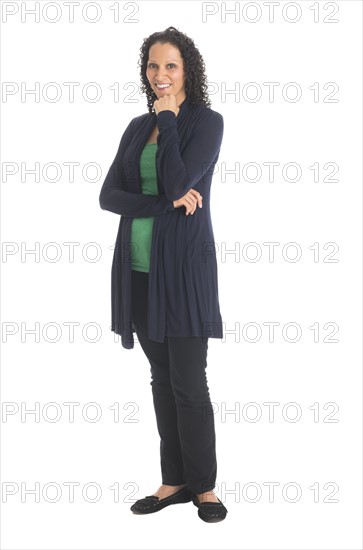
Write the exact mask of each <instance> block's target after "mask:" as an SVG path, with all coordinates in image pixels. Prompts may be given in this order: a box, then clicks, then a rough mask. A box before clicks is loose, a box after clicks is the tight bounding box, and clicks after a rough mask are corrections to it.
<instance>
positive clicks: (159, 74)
mask: <svg viewBox="0 0 363 550" xmlns="http://www.w3.org/2000/svg"><path fill="white" fill-rule="evenodd" d="M165 72H166V71H165V68H162V67H159V68H158V69H156V75H155V76H156V80H157V81H158V82H159V81H160V80H161V81H162V80H163V76H164V74H165Z"/></svg>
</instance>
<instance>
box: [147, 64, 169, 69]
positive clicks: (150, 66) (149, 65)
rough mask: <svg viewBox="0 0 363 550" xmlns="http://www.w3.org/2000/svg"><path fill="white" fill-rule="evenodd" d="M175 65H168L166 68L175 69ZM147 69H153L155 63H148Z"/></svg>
mask: <svg viewBox="0 0 363 550" xmlns="http://www.w3.org/2000/svg"><path fill="white" fill-rule="evenodd" d="M175 66H176V65H175V63H169V64H168V67H175ZM148 67H149V69H153V68H154V67H155V63H149V64H148Z"/></svg>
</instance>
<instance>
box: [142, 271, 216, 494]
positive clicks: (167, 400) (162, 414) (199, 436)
mask: <svg viewBox="0 0 363 550" xmlns="http://www.w3.org/2000/svg"><path fill="white" fill-rule="evenodd" d="M148 279H149V274H148V273H144V272H140V271H134V270H132V322H133V324H134V326H135V331H136V335H137V339H138V341H139V343H140V345H141V347H142V349H143V351H144V353H145V355H146V357H147V359H148V360H149V363H150V367H151V368H150V371H151V382H150V384H151V386H152V395H153V402H154V409H155V414H156V423H157V428H158V432H159V435H160V463H161V473H162V483H163V484H165V485H183V484H187V485H188V487H189V489H190V490H191V491H192V492H193V493H194V494H200V493H204V492H205V491H210V490H212V489H214V488H215V482H216V475H217V461H216V437H215V426H214V416H213V409H212V405H211V401H210V395H209V388H208V383H207V377H206V371H205V369H206V366H207V351H208V338H202V337H173V336H166V337H165V340H164V342H163V343H160V342H155V341H154V340H150V339H149V338H148V334H147V296H148Z"/></svg>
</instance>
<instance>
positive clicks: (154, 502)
mask: <svg viewBox="0 0 363 550" xmlns="http://www.w3.org/2000/svg"><path fill="white" fill-rule="evenodd" d="M191 500H192V493H191V491H190V490H189V489H188V487H183V488H182V489H180V490H179V491H177V492H176V493H174V494H173V495H170V496H169V497H166V498H161V499H160V498H159V497H157V496H155V495H150V496H147V497H145V498H140V499H139V500H137V501H136V502H135V503H134V504H133V505H132V506H131V507H130V510H131V511H132V512H133V513H134V514H152V513H153V512H158V511H159V510H162V509H163V508H165V507H166V506H169V505H170V504H181V503H184V502H190V501H191Z"/></svg>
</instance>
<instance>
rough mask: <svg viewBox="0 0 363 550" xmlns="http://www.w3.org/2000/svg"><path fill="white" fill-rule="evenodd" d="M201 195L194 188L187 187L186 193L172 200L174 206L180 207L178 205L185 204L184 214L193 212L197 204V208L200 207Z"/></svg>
mask: <svg viewBox="0 0 363 550" xmlns="http://www.w3.org/2000/svg"><path fill="white" fill-rule="evenodd" d="M202 199H203V197H202V195H201V194H200V193H198V191H196V190H195V189H189V191H188V193H186V195H184V197H182V198H181V199H178V200H176V201H173V205H174V208H180V206H185V208H186V212H185V214H186V215H188V214H194V212H195V211H196V209H197V205H198V206H199V208H202Z"/></svg>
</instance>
